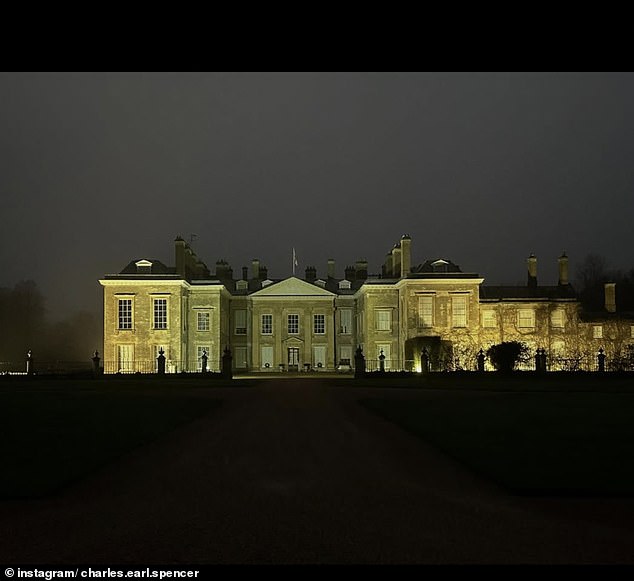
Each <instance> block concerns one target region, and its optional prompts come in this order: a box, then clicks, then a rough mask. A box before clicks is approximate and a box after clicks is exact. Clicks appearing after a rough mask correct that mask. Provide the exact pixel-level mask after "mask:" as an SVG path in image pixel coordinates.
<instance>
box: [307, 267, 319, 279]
mask: <svg viewBox="0 0 634 581" xmlns="http://www.w3.org/2000/svg"><path fill="white" fill-rule="evenodd" d="M315 280H317V269H316V268H315V267H314V266H307V267H306V281H307V282H315Z"/></svg>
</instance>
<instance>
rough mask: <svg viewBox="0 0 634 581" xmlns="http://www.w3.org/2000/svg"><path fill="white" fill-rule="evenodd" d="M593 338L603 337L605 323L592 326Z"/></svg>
mask: <svg viewBox="0 0 634 581" xmlns="http://www.w3.org/2000/svg"><path fill="white" fill-rule="evenodd" d="M592 338H593V339H603V325H594V326H593V327H592Z"/></svg>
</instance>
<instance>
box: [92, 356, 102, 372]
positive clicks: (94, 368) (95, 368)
mask: <svg viewBox="0 0 634 581" xmlns="http://www.w3.org/2000/svg"><path fill="white" fill-rule="evenodd" d="M100 361H101V359H100V358H99V351H95V353H94V355H93V356H92V374H93V377H99V371H100V368H99V362H100Z"/></svg>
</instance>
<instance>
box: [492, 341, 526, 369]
mask: <svg viewBox="0 0 634 581" xmlns="http://www.w3.org/2000/svg"><path fill="white" fill-rule="evenodd" d="M529 356H530V353H529V351H528V347H527V345H525V344H524V343H520V342H519V341H505V342H504V343H499V344H498V345H492V346H491V347H489V348H488V349H487V357H488V358H489V361H491V364H492V365H493V367H495V369H496V370H497V371H502V372H506V373H510V372H511V371H513V369H515V366H516V365H517V364H518V363H524V362H526V361H528V358H529Z"/></svg>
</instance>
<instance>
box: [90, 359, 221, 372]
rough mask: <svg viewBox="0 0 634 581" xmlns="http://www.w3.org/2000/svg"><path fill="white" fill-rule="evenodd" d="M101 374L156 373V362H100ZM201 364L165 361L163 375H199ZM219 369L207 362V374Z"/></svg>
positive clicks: (190, 361)
mask: <svg viewBox="0 0 634 581" xmlns="http://www.w3.org/2000/svg"><path fill="white" fill-rule="evenodd" d="M101 365H102V367H103V372H104V373H106V374H112V373H122V374H123V373H158V362H157V361H156V360H152V359H148V360H138V359H135V360H134V361H102V363H101ZM201 371H202V364H201V362H200V361H197V360H196V359H193V360H180V359H167V360H166V361H165V373H201ZM219 371H220V368H219V367H218V365H217V364H215V363H214V362H211V361H208V362H207V372H219Z"/></svg>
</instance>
